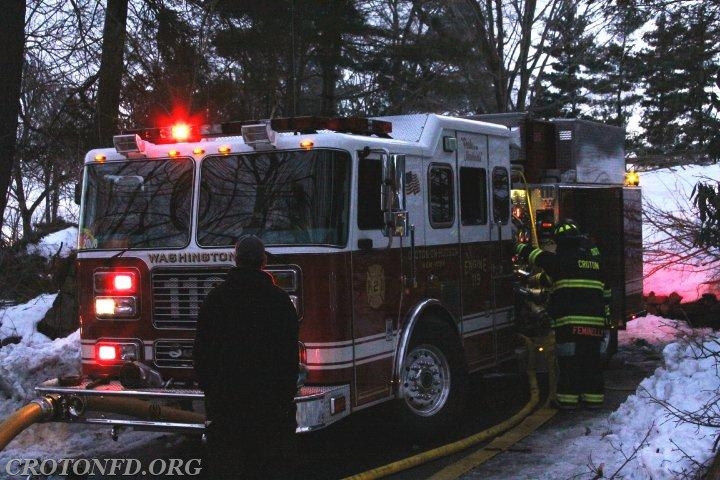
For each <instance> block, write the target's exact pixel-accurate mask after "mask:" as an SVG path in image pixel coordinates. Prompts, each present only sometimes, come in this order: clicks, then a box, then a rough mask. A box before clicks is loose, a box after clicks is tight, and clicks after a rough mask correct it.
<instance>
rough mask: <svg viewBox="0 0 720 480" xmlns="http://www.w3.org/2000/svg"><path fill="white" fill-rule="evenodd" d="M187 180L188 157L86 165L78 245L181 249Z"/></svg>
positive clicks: (186, 233) (185, 235)
mask: <svg viewBox="0 0 720 480" xmlns="http://www.w3.org/2000/svg"><path fill="white" fill-rule="evenodd" d="M192 178H193V163H192V161H191V160H190V159H172V160H151V161H141V160H133V161H130V162H120V163H114V162H113V163H105V164H94V165H88V166H87V167H86V172H85V190H84V196H85V198H84V202H83V213H82V218H81V219H80V248H81V249H125V248H156V247H165V248H173V247H174V248H180V247H184V246H185V245H187V244H188V242H189V240H190V211H191V205H192V204H191V199H192Z"/></svg>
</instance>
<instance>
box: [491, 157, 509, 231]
mask: <svg viewBox="0 0 720 480" xmlns="http://www.w3.org/2000/svg"><path fill="white" fill-rule="evenodd" d="M492 189H493V190H492V193H493V220H494V221H495V222H498V223H502V224H503V225H504V224H506V223H508V220H509V219H510V176H509V175H508V171H507V169H506V168H504V167H495V168H493V172H492Z"/></svg>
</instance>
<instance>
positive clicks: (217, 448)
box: [194, 235, 298, 479]
mask: <svg viewBox="0 0 720 480" xmlns="http://www.w3.org/2000/svg"><path fill="white" fill-rule="evenodd" d="M266 262H267V255H266V253H265V245H264V244H263V242H262V240H260V239H259V238H258V237H256V236H254V235H244V236H242V237H240V238H239V239H238V241H237V243H236V245H235V263H236V265H237V266H236V267H235V268H233V269H231V270H230V271H229V272H228V275H227V278H226V280H225V281H224V282H223V283H221V284H220V285H218V286H217V287H215V288H214V289H212V290H211V291H210V293H209V294H208V296H207V297H206V299H205V301H204V302H203V304H202V306H201V308H200V314H199V316H198V326H197V335H196V338H195V345H194V359H195V361H194V363H195V372H196V374H197V379H198V383H199V384H200V387H201V388H202V389H203V391H204V392H205V410H206V414H207V419H208V421H209V424H208V426H207V429H206V433H207V455H206V463H207V464H206V465H205V466H204V469H203V470H204V472H203V474H204V475H205V476H206V478H242V479H255V478H263V479H267V478H283V479H285V478H292V470H293V465H292V463H293V461H294V437H295V428H296V422H295V404H294V402H293V398H294V397H295V394H296V392H297V377H298V320H297V312H296V311H295V307H294V306H293V304H292V302H291V300H290V297H289V296H288V294H287V293H286V292H285V291H283V290H282V289H280V288H279V287H277V286H276V285H275V284H274V281H273V278H272V276H271V275H270V274H269V273H268V272H266V271H264V267H265V265H266Z"/></svg>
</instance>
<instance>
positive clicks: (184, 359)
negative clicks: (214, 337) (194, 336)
mask: <svg viewBox="0 0 720 480" xmlns="http://www.w3.org/2000/svg"><path fill="white" fill-rule="evenodd" d="M155 365H157V366H158V367H174V368H192V366H193V341H192V340H158V341H157V342H155Z"/></svg>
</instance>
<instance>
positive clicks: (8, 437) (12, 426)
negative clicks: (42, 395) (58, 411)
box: [0, 399, 52, 452]
mask: <svg viewBox="0 0 720 480" xmlns="http://www.w3.org/2000/svg"><path fill="white" fill-rule="evenodd" d="M44 402H49V400H47V399H42V400H41V399H38V400H34V401H32V402H30V403H28V404H27V405H25V406H24V407H22V408H20V409H18V410H16V411H15V412H13V413H12V414H10V416H9V417H8V418H6V419H5V421H4V422H2V423H0V452H1V451H2V450H4V449H5V447H6V446H7V445H8V443H10V442H12V441H13V439H14V438H15V437H17V436H18V435H20V433H22V432H23V430H25V429H26V428H28V427H29V426H30V425H32V424H34V423H37V422H41V421H43V420H45V419H46V418H47V417H48V415H50V414H51V412H52V406H50V407H49V408H50V412H48V406H47V405H46V404H44Z"/></svg>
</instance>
